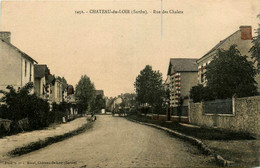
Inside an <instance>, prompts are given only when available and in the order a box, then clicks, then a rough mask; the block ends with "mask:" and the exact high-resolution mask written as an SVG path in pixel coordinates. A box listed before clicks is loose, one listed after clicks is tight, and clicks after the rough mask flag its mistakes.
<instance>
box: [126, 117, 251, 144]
mask: <svg viewBox="0 0 260 168" xmlns="http://www.w3.org/2000/svg"><path fill="white" fill-rule="evenodd" d="M127 117H128V118H130V119H133V120H136V121H140V122H146V123H152V124H156V125H160V126H162V127H166V128H169V129H171V130H174V131H177V132H180V133H183V134H185V135H189V136H192V137H195V138H198V139H201V140H253V139H255V138H254V137H252V136H250V135H249V134H246V133H238V132H232V131H227V130H222V129H216V128H206V127H199V128H197V127H187V126H183V125H181V124H179V123H178V122H165V121H158V120H153V119H151V118H150V117H147V116H142V115H129V116H127Z"/></svg>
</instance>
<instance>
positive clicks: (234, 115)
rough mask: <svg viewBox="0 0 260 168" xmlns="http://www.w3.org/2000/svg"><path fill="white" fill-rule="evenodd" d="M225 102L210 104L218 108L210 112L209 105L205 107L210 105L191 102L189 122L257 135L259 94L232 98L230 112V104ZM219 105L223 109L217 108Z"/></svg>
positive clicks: (258, 126) (259, 118)
mask: <svg viewBox="0 0 260 168" xmlns="http://www.w3.org/2000/svg"><path fill="white" fill-rule="evenodd" d="M228 101H229V100H227V102H228ZM227 102H226V104H225V103H224V105H223V102H222V101H219V106H218V103H214V105H212V106H214V107H216V106H217V107H218V109H217V110H215V112H212V113H210V112H209V109H211V107H206V106H210V105H209V104H207V105H206V106H205V103H192V104H191V109H190V122H191V123H192V124H195V125H200V126H207V127H218V128H222V129H228V130H231V131H238V132H246V133H250V134H253V135H259V134H260V133H259V128H260V96H254V97H246V98H236V99H233V101H232V110H231V113H230V105H228V103H227ZM211 103H212V102H211ZM221 106H223V111H222V110H221V108H219V107H221ZM205 107H206V108H205ZM227 109H229V110H227ZM205 111H206V113H205ZM216 111H218V112H216Z"/></svg>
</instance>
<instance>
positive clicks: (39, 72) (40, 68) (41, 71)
mask: <svg viewBox="0 0 260 168" xmlns="http://www.w3.org/2000/svg"><path fill="white" fill-rule="evenodd" d="M47 70H48V67H47V65H35V66H34V77H35V78H42V77H44V76H45V75H46V71H47Z"/></svg>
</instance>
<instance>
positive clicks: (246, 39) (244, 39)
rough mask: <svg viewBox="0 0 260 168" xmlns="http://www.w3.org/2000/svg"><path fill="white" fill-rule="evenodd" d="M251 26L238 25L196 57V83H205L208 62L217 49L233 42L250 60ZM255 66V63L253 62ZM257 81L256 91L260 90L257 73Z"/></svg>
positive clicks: (225, 48) (228, 45) (226, 46)
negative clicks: (208, 49)
mask: <svg viewBox="0 0 260 168" xmlns="http://www.w3.org/2000/svg"><path fill="white" fill-rule="evenodd" d="M252 39H253V38H252V27H251V26H240V27H239V30H237V31H236V32H234V33H233V34H231V35H230V36H228V37H227V38H225V39H224V40H222V41H220V42H219V43H218V44H217V45H216V46H214V47H213V48H212V49H211V50H210V51H208V52H207V53H206V54H205V55H204V56H202V57H201V58H200V59H198V61H197V63H198V79H197V80H198V83H199V84H203V85H204V86H206V85H207V80H206V78H205V72H206V71H207V66H208V64H209V63H210V62H211V61H212V59H213V58H214V56H216V54H217V50H218V49H224V50H227V49H229V47H230V46H231V45H233V44H235V45H237V49H238V50H239V51H240V53H241V55H247V56H248V60H249V61H252V60H251V53H250V52H249V50H250V48H251V47H252V46H253V43H252ZM255 66H257V63H256V64H255ZM255 80H256V82H257V83H258V92H260V76H259V74H258V75H257V76H256V78H255Z"/></svg>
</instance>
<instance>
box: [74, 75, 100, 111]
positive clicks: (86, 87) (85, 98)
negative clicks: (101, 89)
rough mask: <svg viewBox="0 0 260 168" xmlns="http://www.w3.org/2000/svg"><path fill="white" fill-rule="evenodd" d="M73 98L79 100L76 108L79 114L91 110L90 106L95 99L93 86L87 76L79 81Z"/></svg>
mask: <svg viewBox="0 0 260 168" xmlns="http://www.w3.org/2000/svg"><path fill="white" fill-rule="evenodd" d="M75 96H76V98H77V99H78V100H79V102H78V107H79V110H80V112H84V111H86V110H89V109H90V108H91V104H92V103H93V101H94V99H95V86H94V83H92V82H91V80H90V78H89V77H88V76H87V75H83V76H81V79H80V80H79V82H78V84H77V85H76V93H75Z"/></svg>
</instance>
